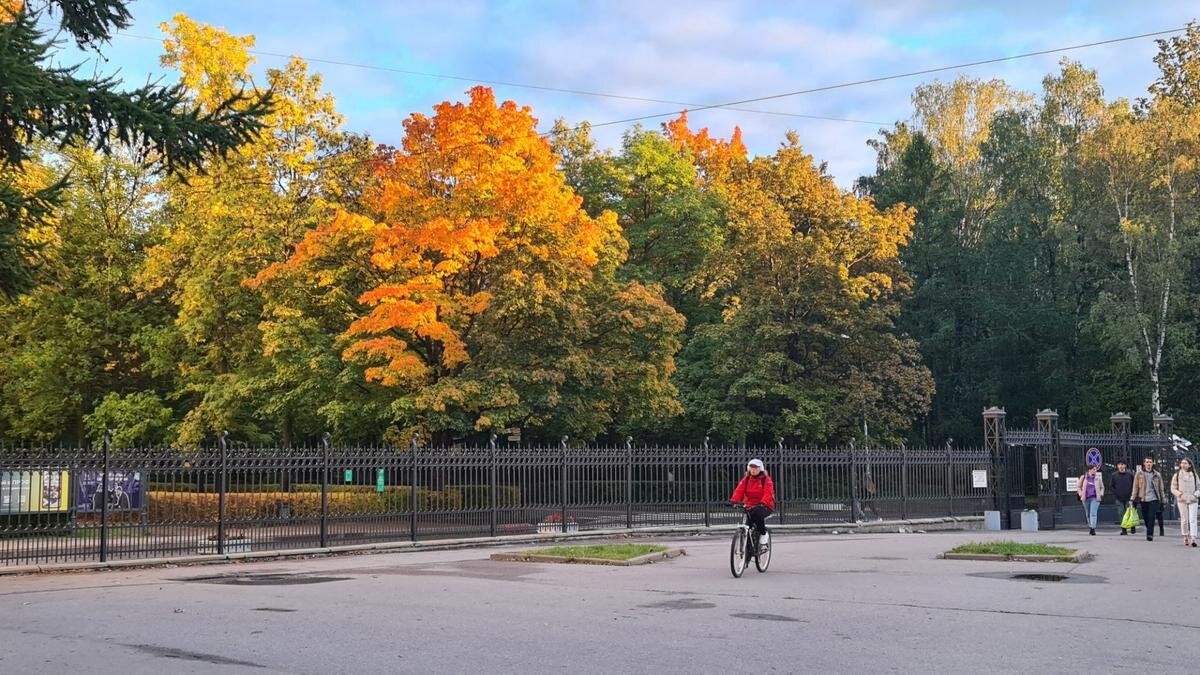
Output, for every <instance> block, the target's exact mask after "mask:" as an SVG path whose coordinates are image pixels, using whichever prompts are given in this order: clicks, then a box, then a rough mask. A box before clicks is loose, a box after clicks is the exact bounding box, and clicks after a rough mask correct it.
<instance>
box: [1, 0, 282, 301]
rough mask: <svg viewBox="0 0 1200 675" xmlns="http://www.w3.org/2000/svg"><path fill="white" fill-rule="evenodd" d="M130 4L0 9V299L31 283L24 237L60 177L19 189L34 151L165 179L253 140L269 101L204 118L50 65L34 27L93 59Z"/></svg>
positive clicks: (152, 90) (51, 206) (245, 99)
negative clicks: (65, 153) (109, 159)
mask: <svg viewBox="0 0 1200 675" xmlns="http://www.w3.org/2000/svg"><path fill="white" fill-rule="evenodd" d="M127 4H128V2H127V0H46V1H45V2H44V3H41V5H40V6H39V7H37V8H31V7H29V6H27V5H26V4H25V3H23V2H20V1H19V0H0V295H3V296H7V297H9V298H12V297H14V296H15V295H16V294H18V293H20V292H21V291H22V290H24V289H26V288H28V287H29V285H30V284H31V283H32V281H33V269H32V266H31V262H30V258H31V255H32V254H33V250H32V246H33V244H32V243H31V242H30V241H29V240H28V239H27V238H26V237H24V236H23V233H24V232H26V231H27V230H28V229H29V228H30V227H33V226H36V225H37V224H38V223H41V222H44V221H45V220H46V219H47V218H49V217H50V216H52V215H53V213H54V211H55V208H56V206H57V203H58V199H59V196H60V193H61V191H62V189H63V187H64V186H65V184H66V178H67V177H63V178H62V179H59V180H57V181H53V182H51V183H50V184H47V185H38V186H35V187H33V188H30V187H29V186H28V185H27V183H28V181H24V180H22V171H23V168H24V166H25V164H26V162H27V161H29V160H30V159H31V158H33V157H34V155H35V154H36V148H38V147H40V146H41V145H42V144H53V145H55V146H57V147H59V148H63V147H67V146H71V145H88V146H90V147H93V148H95V149H97V150H100V151H101V152H108V151H109V150H111V149H112V148H114V147H127V148H130V149H132V150H133V151H134V152H135V153H136V156H137V157H138V158H139V159H140V160H141V161H144V162H147V163H152V164H153V165H155V166H156V167H157V168H158V169H159V170H161V171H164V172H171V173H180V172H186V171H197V170H200V169H202V168H203V165H204V162H205V161H206V159H207V158H209V157H211V156H214V155H223V154H224V153H226V152H228V151H229V150H231V149H233V148H236V147H237V146H239V145H241V144H243V143H245V142H246V141H248V140H250V139H251V138H253V137H254V136H255V135H256V134H257V133H258V131H259V129H260V128H261V126H262V122H261V118H262V116H263V115H264V114H265V112H266V111H267V110H268V109H269V107H270V96H259V97H251V96H249V95H247V94H244V93H240V92H239V93H235V94H234V95H232V96H230V97H229V98H228V99H227V100H225V101H224V102H223V103H222V104H221V105H219V106H216V107H213V108H205V109H201V108H199V107H196V106H194V105H192V104H191V103H190V102H189V101H188V99H187V92H186V90H185V89H184V87H183V86H182V85H175V86H169V87H162V86H158V85H155V84H147V85H145V86H142V87H139V88H136V89H133V90H130V91H124V90H122V88H121V86H122V83H121V81H120V80H118V79H116V78H115V77H111V76H93V77H88V78H83V77H79V73H78V71H79V66H78V65H76V66H70V67H61V66H56V65H53V64H52V63H51V62H50V59H51V55H52V52H53V49H54V47H55V42H54V40H53V39H51V38H48V37H47V32H48V31H46V30H43V29H40V28H39V26H38V20H39V18H40V17H41V16H42V15H43V14H45V15H47V16H49V17H52V18H55V19H57V22H58V24H59V28H60V31H61V34H64V35H69V36H71V37H72V38H73V39H74V40H75V42H76V44H78V45H79V46H80V47H81V48H85V49H94V50H98V49H99V47H100V46H101V45H103V44H104V43H107V42H108V41H109V40H110V39H111V38H112V36H113V34H114V33H116V32H117V31H119V30H121V29H123V28H126V27H128V26H129V25H130V22H131V17H130V14H129V11H128V10H127V9H126V5H127Z"/></svg>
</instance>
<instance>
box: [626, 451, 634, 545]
mask: <svg viewBox="0 0 1200 675" xmlns="http://www.w3.org/2000/svg"><path fill="white" fill-rule="evenodd" d="M625 529H627V530H632V529H633V436H626V437H625Z"/></svg>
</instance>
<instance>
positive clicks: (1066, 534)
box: [0, 530, 1200, 675]
mask: <svg viewBox="0 0 1200 675" xmlns="http://www.w3.org/2000/svg"><path fill="white" fill-rule="evenodd" d="M1000 538H1005V539H1016V540H1019V541H1031V542H1042V543H1053V544H1063V545H1068V546H1083V547H1085V548H1087V549H1088V550H1090V551H1093V552H1094V553H1095V555H1096V558H1095V560H1093V561H1092V562H1089V563H1084V564H1078V565H1076V564H1062V563H1058V564H1053V563H1047V564H1031V563H990V562H971V561H945V560H937V559H935V556H936V554H937V553H939V552H941V551H944V550H946V549H948V548H951V547H952V546H954V545H956V544H959V543H963V542H966V541H978V540H985V539H1000ZM666 543H670V544H672V545H680V546H683V547H684V548H686V549H687V550H688V555H687V556H686V557H684V558H680V559H676V560H673V561H670V562H666V563H660V564H654V565H646V566H640V567H629V568H620V567H594V566H568V565H553V564H538V563H515V562H495V561H490V560H487V556H488V555H490V554H491V553H493V552H495V551H496V550H497V549H496V548H489V549H465V550H454V551H437V552H419V553H400V554H380V555H369V556H348V557H335V558H319V559H311V560H287V561H269V562H256V563H241V564H233V565H224V566H195V567H176V568H169V569H148V570H120V571H109V572H92V573H77V574H62V575H37V576H26V577H3V578H0V617H3V619H0V643H2V644H3V645H4V648H3V650H0V672H30V673H35V672H49V671H54V672H59V671H63V670H78V669H81V668H86V669H87V670H88V671H89V672H93V673H106V672H114V673H116V672H119V673H132V672H162V671H165V670H171V671H177V672H243V671H244V672H260V673H261V672H271V671H275V672H298V673H329V672H364V673H366V672H421V673H429V672H464V671H469V670H481V669H486V670H487V671H488V672H502V673H510V672H511V673H516V672H526V673H527V672H564V671H570V672H584V673H593V672H596V673H598V672H667V673H697V672H729V671H731V670H737V671H743V670H746V664H745V662H744V658H745V656H744V655H745V653H746V650H747V649H749V650H751V652H752V653H753V654H755V655H756V656H755V658H756V664H755V666H754V668H753V669H752V670H756V671H762V672H817V671H820V672H837V673H843V672H844V673H862V672H923V673H930V672H937V673H962V672H1052V673H1056V672H1064V673H1065V672H1086V671H1091V672H1113V671H1117V670H1132V669H1134V668H1138V669H1145V670H1148V671H1150V672H1154V673H1156V674H1157V675H1161V674H1163V673H1185V672H1190V673H1194V672H1197V670H1198V669H1200V667H1198V664H1200V647H1198V646H1197V645H1200V642H1198V641H1200V586H1198V585H1197V584H1196V582H1195V571H1196V570H1197V569H1200V549H1190V548H1189V549H1185V548H1184V547H1183V546H1182V545H1181V543H1180V541H1179V538H1178V537H1177V536H1168V537H1165V538H1159V537H1156V538H1155V541H1154V542H1153V543H1149V542H1146V541H1145V539H1144V538H1143V537H1141V536H1137V537H1120V536H1117V534H1116V531H1115V530H1107V531H1102V532H1101V534H1100V535H1098V536H1095V537H1090V536H1088V535H1087V534H1086V531H1074V530H1072V531H1063V530H1060V531H1054V532H1043V533H1038V534H1023V533H1020V532H1004V533H989V532H946V533H930V534H854V535H815V536H813V535H810V536H802V535H781V536H779V537H778V538H777V540H776V545H775V559H774V560H773V562H772V566H771V569H770V570H769V571H768V572H767V573H765V574H759V573H757V572H755V571H754V570H753V569H750V570H749V571H747V572H746V576H745V577H743V578H742V579H734V578H732V577H731V576H730V574H729V570H728V551H729V546H728V541H727V540H726V539H725V538H724V537H688V538H677V539H671V540H669V541H667V542H666ZM511 550H519V549H517V548H513V549H511ZM1016 573H1042V574H1047V573H1048V574H1065V575H1067V576H1068V579H1067V580H1066V581H1061V582H1035V581H1018V580H1012V579H1011V578H1010V577H1011V576H1012V575H1013V574H1016ZM264 575H268V576H264ZM270 575H273V576H270ZM214 576H219V577H232V581H234V582H235V583H233V584H229V583H213V582H214V581H222V579H216V580H214V579H211V577H214ZM197 577H207V579H202V580H198V579H197ZM224 580H225V581H229V580H230V579H224Z"/></svg>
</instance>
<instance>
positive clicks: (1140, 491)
mask: <svg viewBox="0 0 1200 675" xmlns="http://www.w3.org/2000/svg"><path fill="white" fill-rule="evenodd" d="M1166 498H1167V491H1166V490H1165V489H1163V479H1162V474H1161V473H1159V472H1158V471H1157V470H1155V468H1154V458H1153V457H1147V458H1145V459H1143V460H1142V465H1141V466H1140V467H1138V472H1137V475H1135V476H1134V477H1133V503H1134V504H1135V505H1136V506H1137V507H1138V509H1139V510H1140V511H1141V512H1142V523H1144V524H1145V525H1146V541H1154V519H1155V518H1160V517H1161V513H1162V501H1164V500H1166ZM1161 532H1162V521H1161V520H1160V521H1159V533H1160V534H1161Z"/></svg>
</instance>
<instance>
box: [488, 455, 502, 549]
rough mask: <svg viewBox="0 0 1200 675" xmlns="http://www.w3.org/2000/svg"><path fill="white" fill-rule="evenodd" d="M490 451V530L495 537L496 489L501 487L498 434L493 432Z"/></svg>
mask: <svg viewBox="0 0 1200 675" xmlns="http://www.w3.org/2000/svg"><path fill="white" fill-rule="evenodd" d="M488 451H489V454H490V455H491V462H492V469H491V486H492V487H491V490H490V491H489V494H491V496H492V522H491V528H490V531H491V533H492V536H493V537H494V536H496V490H498V489H500V488H499V486H498V485H497V484H496V434H492V437H491V438H490V439H488Z"/></svg>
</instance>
